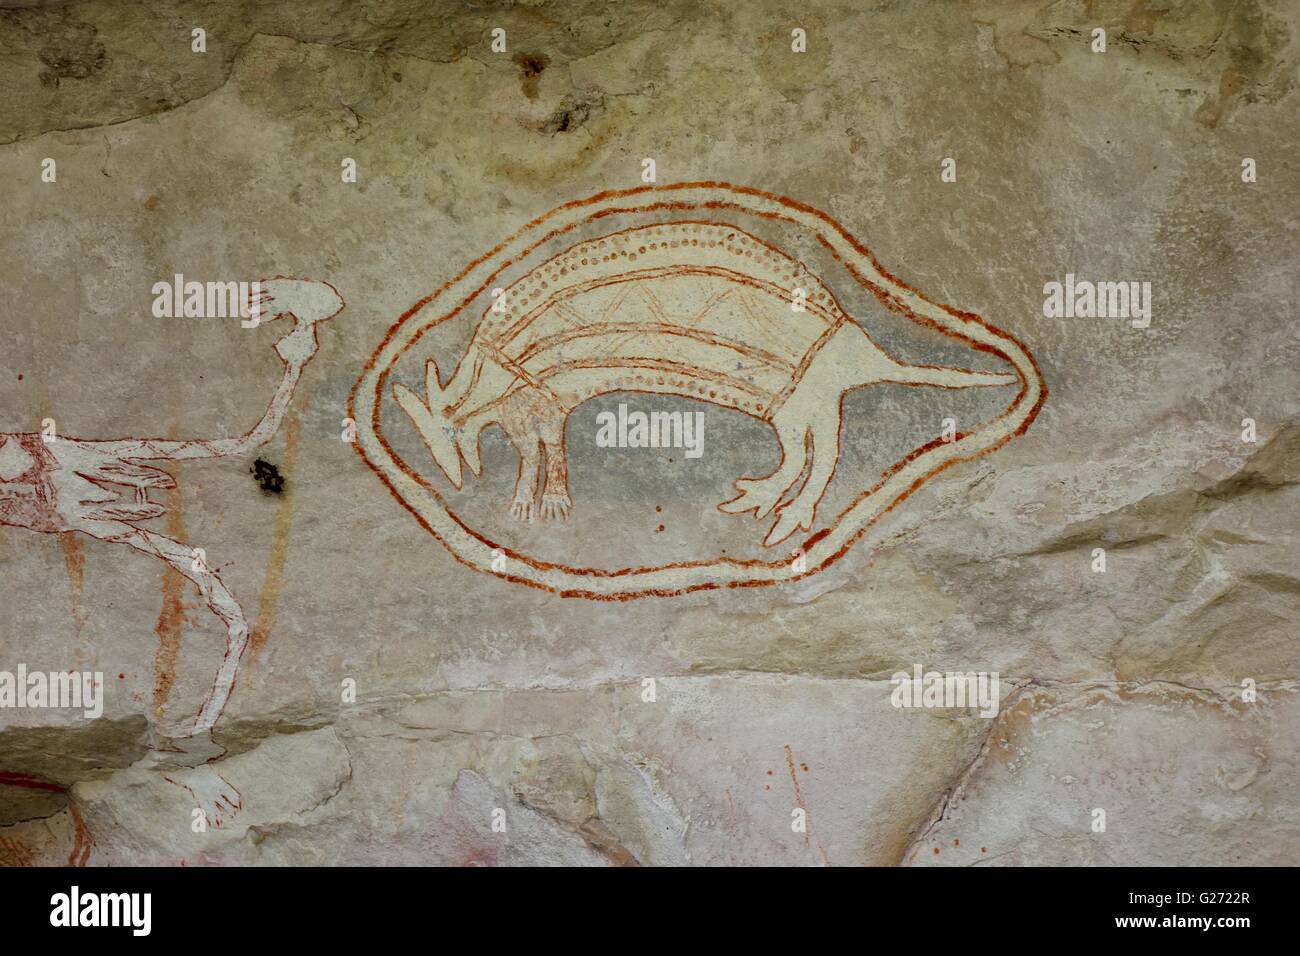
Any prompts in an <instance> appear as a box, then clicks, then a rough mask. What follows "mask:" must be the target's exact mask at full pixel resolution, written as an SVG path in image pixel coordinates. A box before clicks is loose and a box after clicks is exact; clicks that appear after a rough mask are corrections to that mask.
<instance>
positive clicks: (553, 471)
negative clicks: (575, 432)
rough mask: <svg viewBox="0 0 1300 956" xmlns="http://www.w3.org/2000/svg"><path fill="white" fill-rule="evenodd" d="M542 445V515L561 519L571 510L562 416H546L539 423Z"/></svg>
mask: <svg viewBox="0 0 1300 956" xmlns="http://www.w3.org/2000/svg"><path fill="white" fill-rule="evenodd" d="M541 435H542V447H543V448H545V449H546V486H545V488H543V489H542V517H543V518H545V519H546V520H547V521H563V520H564V519H566V518H568V517H569V512H570V511H572V510H573V499H571V498H570V497H569V466H568V463H567V462H566V461H565V458H564V416H563V415H555V416H548V417H547V418H546V420H544V421H543V422H542V423H541Z"/></svg>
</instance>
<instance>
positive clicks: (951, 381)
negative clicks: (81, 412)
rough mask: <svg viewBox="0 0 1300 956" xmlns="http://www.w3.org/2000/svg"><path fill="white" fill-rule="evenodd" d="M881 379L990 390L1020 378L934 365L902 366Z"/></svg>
mask: <svg viewBox="0 0 1300 956" xmlns="http://www.w3.org/2000/svg"><path fill="white" fill-rule="evenodd" d="M894 364H895V366H896V368H895V370H894V371H892V372H890V373H889V374H887V375H886V376H885V378H884V379H883V380H884V381H886V382H899V383H901V384H903V385H937V386H938V387H939V388H990V387H994V386H998V385H1015V384H1017V383H1018V382H1019V381H1020V376H1019V375H1017V374H1015V373H1012V372H971V371H968V370H967V369H964V368H941V367H938V366H934V365H902V364H900V363H897V362H896V363H894Z"/></svg>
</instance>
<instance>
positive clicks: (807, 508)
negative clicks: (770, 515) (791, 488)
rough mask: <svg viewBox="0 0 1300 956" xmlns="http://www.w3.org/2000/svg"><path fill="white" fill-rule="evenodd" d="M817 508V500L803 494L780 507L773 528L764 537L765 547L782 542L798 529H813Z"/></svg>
mask: <svg viewBox="0 0 1300 956" xmlns="http://www.w3.org/2000/svg"><path fill="white" fill-rule="evenodd" d="M816 510H817V504H816V502H814V501H812V500H810V499H808V498H807V497H805V496H802V495H801V496H800V497H798V498H795V500H794V501H791V502H790V503H789V504H787V505H784V506H783V507H781V508H779V509H778V510H777V519H776V522H775V523H774V524H773V525H772V530H771V531H769V532H768V533H767V537H766V538H764V539H763V545H764V547H768V548H770V547H772V545H774V544H780V543H781V542H782V541H784V540H785V539H786V538H788V537H790V535H792V534H794V533H795V532H796V531H799V530H803V531H811V530H812V526H813V516H814V514H815V512H816Z"/></svg>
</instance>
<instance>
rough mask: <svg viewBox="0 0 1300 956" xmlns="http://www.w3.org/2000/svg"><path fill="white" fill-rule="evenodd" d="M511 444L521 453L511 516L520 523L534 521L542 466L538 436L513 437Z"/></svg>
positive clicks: (511, 505) (511, 437) (511, 503)
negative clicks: (538, 480)
mask: <svg viewBox="0 0 1300 956" xmlns="http://www.w3.org/2000/svg"><path fill="white" fill-rule="evenodd" d="M510 444H512V445H513V446H514V448H515V451H517V452H518V453H519V477H517V478H516V479H515V498H514V501H512V502H510V515H511V517H513V518H516V519H517V520H519V521H532V520H533V510H534V506H533V501H534V500H535V499H536V497H537V478H538V475H539V473H540V472H541V466H542V456H541V452H540V450H539V449H538V444H539V442H538V438H537V436H536V435H530V436H523V437H519V438H516V437H515V436H513V435H512V436H510Z"/></svg>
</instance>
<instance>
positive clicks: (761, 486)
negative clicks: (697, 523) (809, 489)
mask: <svg viewBox="0 0 1300 956" xmlns="http://www.w3.org/2000/svg"><path fill="white" fill-rule="evenodd" d="M777 485H778V483H777V482H773V481H772V479H771V478H737V479H736V481H735V486H736V490H737V491H739V492H740V494H739V495H737V496H736V497H735V498H732V499H731V500H730V501H724V502H722V503H721V504H720V505H718V510H719V511H723V512H726V513H727V514H729V515H739V514H744V513H745V512H747V511H752V512H754V517H755V518H757V519H758V520H760V521H761V520H762V519H763V518H766V517H767V516H768V515H769V514H771V513H772V509H773V508H775V507H776V506H777V504H778V503H779V502H780V501H781V496H782V495H784V494H785V491H786V489H785V488H781V487H777Z"/></svg>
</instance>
